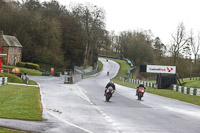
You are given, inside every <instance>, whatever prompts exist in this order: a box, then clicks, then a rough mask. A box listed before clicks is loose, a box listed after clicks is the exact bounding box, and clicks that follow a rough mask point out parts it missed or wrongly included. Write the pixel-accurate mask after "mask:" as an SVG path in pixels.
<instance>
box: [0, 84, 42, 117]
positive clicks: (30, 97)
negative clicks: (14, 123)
mask: <svg viewBox="0 0 200 133" xmlns="http://www.w3.org/2000/svg"><path fill="white" fill-rule="evenodd" d="M0 117H1V118H8V119H21V120H34V121H41V120H42V107H41V104H40V93H39V89H38V87H30V86H19V85H4V86H1V87H0Z"/></svg>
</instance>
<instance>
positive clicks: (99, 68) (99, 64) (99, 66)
mask: <svg viewBox="0 0 200 133" xmlns="http://www.w3.org/2000/svg"><path fill="white" fill-rule="evenodd" d="M97 63H98V68H97V72H100V71H101V69H102V68H103V64H102V63H101V61H98V62H97Z"/></svg>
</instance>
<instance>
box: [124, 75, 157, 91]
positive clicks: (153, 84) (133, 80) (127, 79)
mask: <svg viewBox="0 0 200 133" xmlns="http://www.w3.org/2000/svg"><path fill="white" fill-rule="evenodd" d="M120 80H121V81H123V82H129V83H132V84H139V83H140V82H143V83H144V86H149V87H152V88H156V86H157V85H156V84H155V83H151V82H146V81H142V80H139V79H130V78H125V77H120Z"/></svg>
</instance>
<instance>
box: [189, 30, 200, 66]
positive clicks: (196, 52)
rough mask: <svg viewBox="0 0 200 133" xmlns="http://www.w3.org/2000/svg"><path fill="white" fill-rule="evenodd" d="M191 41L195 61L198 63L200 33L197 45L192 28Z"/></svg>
mask: <svg viewBox="0 0 200 133" xmlns="http://www.w3.org/2000/svg"><path fill="white" fill-rule="evenodd" d="M189 41H190V46H191V48H192V52H193V54H194V63H195V64H196V61H197V54H198V52H199V46H200V34H199V33H198V41H197V45H196V43H195V41H194V36H193V32H192V30H191V32H190V38H189Z"/></svg>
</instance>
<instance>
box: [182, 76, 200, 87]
mask: <svg viewBox="0 0 200 133" xmlns="http://www.w3.org/2000/svg"><path fill="white" fill-rule="evenodd" d="M180 82H181V83H182V84H183V86H185V87H191V88H200V80H199V78H198V80H196V78H195V80H190V78H184V79H183V81H182V80H180Z"/></svg>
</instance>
